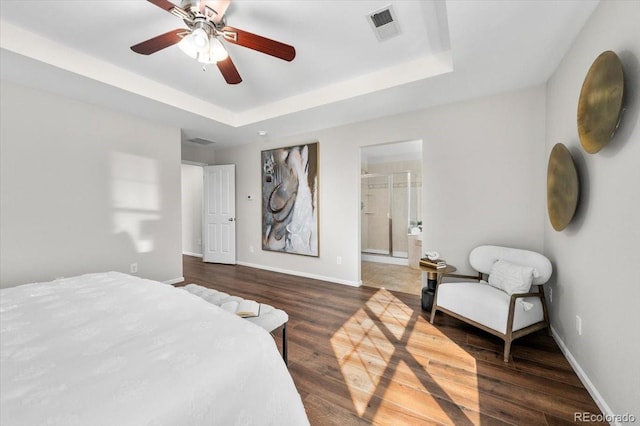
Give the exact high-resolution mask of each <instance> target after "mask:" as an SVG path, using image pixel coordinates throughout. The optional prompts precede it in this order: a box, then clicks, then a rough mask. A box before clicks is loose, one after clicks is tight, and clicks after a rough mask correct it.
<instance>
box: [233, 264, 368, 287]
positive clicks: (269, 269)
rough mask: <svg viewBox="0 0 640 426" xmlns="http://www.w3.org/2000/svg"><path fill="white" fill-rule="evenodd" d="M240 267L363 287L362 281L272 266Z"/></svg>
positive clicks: (252, 265) (249, 265)
mask: <svg viewBox="0 0 640 426" xmlns="http://www.w3.org/2000/svg"><path fill="white" fill-rule="evenodd" d="M238 265H242V266H248V267H250V268H256V269H264V270H265V271H272V272H280V273H282V274H287V275H295V276H297V277H305V278H312V279H314V280H321V281H329V282H332V283H337V284H342V285H348V286H350V287H360V286H361V285H362V281H349V280H341V279H338V278H333V277H325V276H323V275H315V274H308V273H306V272H300V271H291V270H289V269H282V268H273V267H271V266H264V265H256V264H254V263H248V262H238Z"/></svg>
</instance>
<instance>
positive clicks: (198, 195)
mask: <svg viewBox="0 0 640 426" xmlns="http://www.w3.org/2000/svg"><path fill="white" fill-rule="evenodd" d="M203 171H204V169H203V168H202V166H194V165H190V164H183V165H182V253H183V254H188V255H191V256H200V257H201V256H202V188H203V179H204V173H203Z"/></svg>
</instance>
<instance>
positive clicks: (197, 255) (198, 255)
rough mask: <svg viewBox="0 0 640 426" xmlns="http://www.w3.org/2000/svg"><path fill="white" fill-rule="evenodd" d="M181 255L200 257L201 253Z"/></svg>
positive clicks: (185, 252) (186, 252)
mask: <svg viewBox="0 0 640 426" xmlns="http://www.w3.org/2000/svg"><path fill="white" fill-rule="evenodd" d="M182 254H185V255H187V256H194V257H202V253H191V252H189V251H183V252H182Z"/></svg>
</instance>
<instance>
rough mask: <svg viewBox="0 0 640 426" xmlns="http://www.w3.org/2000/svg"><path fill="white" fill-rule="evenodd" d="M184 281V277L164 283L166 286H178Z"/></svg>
mask: <svg viewBox="0 0 640 426" xmlns="http://www.w3.org/2000/svg"><path fill="white" fill-rule="evenodd" d="M183 281H184V277H180V278H174V279H172V280H167V281H162V282H163V283H164V284H171V285H173V284H178V283H181V282H183Z"/></svg>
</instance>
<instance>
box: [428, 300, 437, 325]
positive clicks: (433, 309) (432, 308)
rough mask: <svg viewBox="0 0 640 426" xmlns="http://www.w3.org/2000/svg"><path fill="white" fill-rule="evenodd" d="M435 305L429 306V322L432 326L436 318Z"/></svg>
mask: <svg viewBox="0 0 640 426" xmlns="http://www.w3.org/2000/svg"><path fill="white" fill-rule="evenodd" d="M436 310H437V309H436V305H433V306H431V319H430V320H429V322H430V323H431V324H433V320H434V319H435V318H436Z"/></svg>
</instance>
